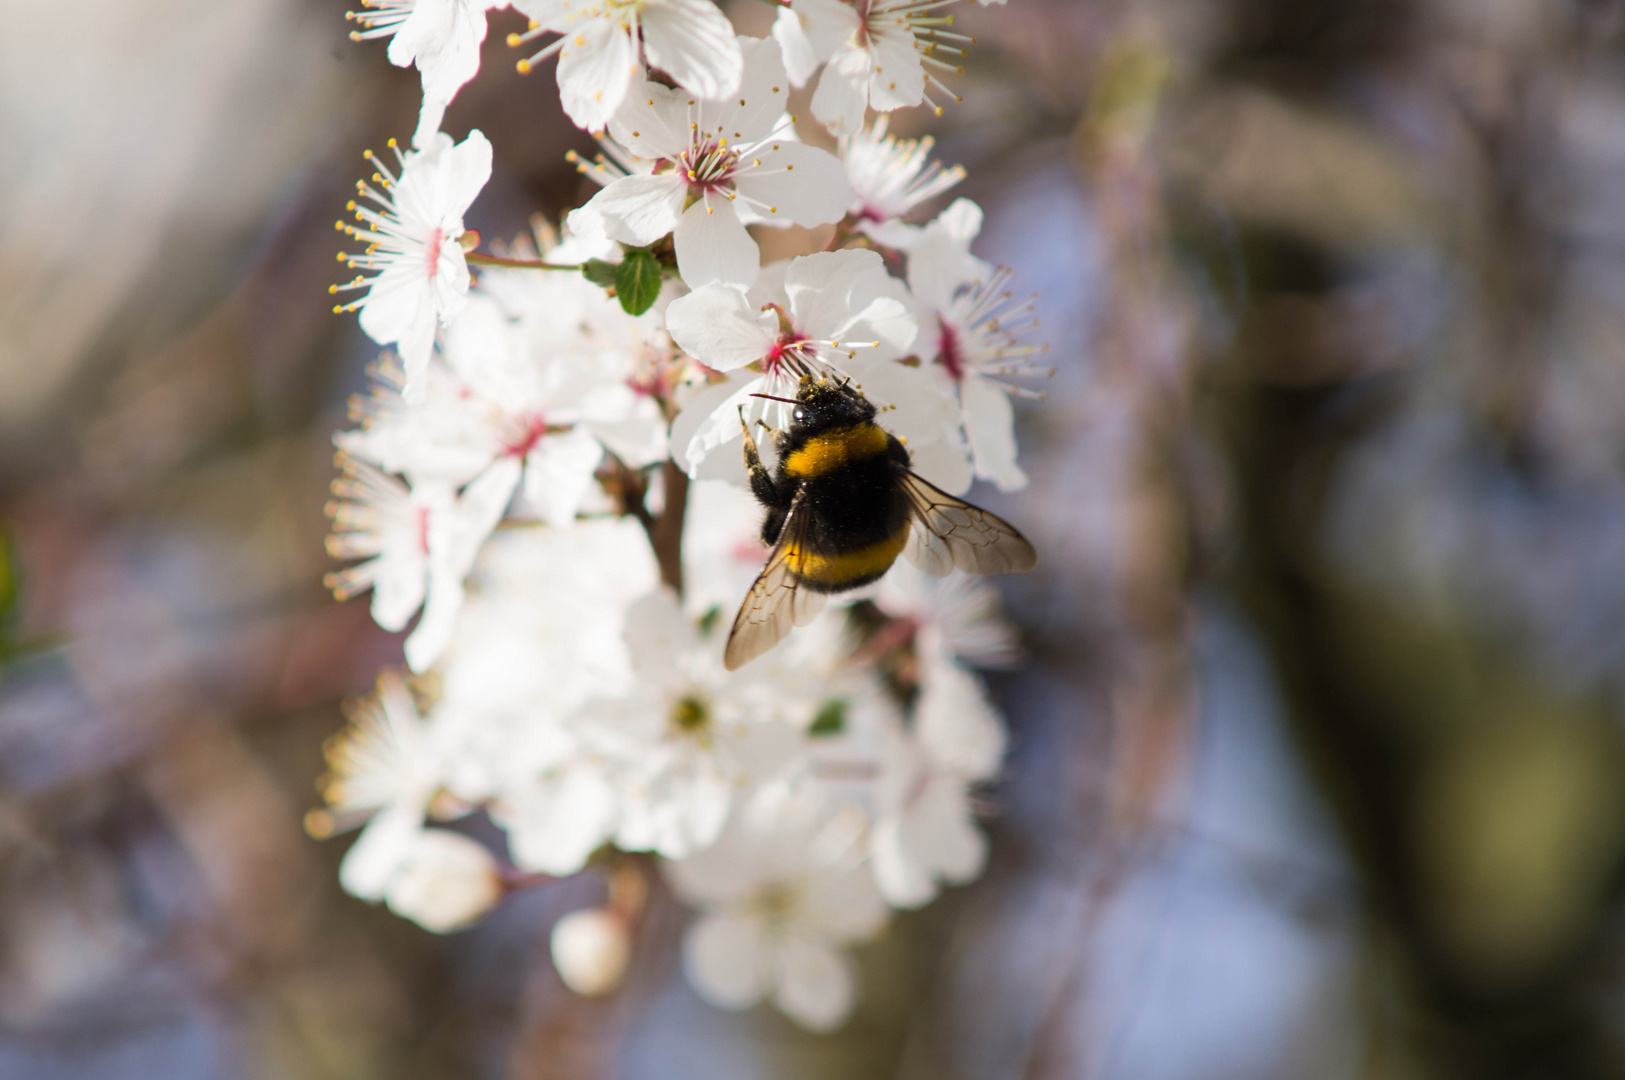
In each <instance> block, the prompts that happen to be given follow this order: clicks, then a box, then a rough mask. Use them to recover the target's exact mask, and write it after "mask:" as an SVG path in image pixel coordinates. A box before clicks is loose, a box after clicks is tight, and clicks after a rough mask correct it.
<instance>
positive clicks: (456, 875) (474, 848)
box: [384, 829, 503, 934]
mask: <svg viewBox="0 0 1625 1080" xmlns="http://www.w3.org/2000/svg"><path fill="white" fill-rule="evenodd" d="M502 893H503V887H502V875H501V872H500V871H499V870H498V868H497V861H496V859H495V858H493V857H492V855H491V853H490V852H489V851H487V850H486V849H485V847H484V846H483V845H481V844H479V843H476V842H475V841H473V840H470V839H469V838H468V837H466V836H463V835H461V834H460V833H454V832H450V831H448V830H446V829H421V830H419V831H418V833H417V835H416V836H415V837H414V838H413V840H412V842H411V844H410V846H409V847H408V849H407V851H406V853H405V856H404V857H403V859H402V861H401V865H400V868H399V869H398V870H397V872H396V873H395V876H394V877H393V878H392V879H391V881H390V883H389V886H388V888H387V889H386V890H385V892H384V902H385V903H386V904H388V905H389V910H391V911H393V912H394V913H395V914H397V915H400V916H402V917H404V918H408V919H411V920H412V921H413V922H415V923H417V924H418V925H419V926H421V927H423V928H424V929H425V930H429V931H431V932H433V933H436V934H449V933H451V932H453V931H455V930H462V929H464V928H465V927H467V926H468V925H470V924H471V923H473V922H474V921H475V920H477V919H478V918H479V917H480V916H482V915H484V914H485V913H486V912H487V911H489V910H491V908H492V907H494V906H495V905H496V902H497V901H498V900H500V899H502Z"/></svg>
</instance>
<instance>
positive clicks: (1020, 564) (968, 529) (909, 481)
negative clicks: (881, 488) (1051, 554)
mask: <svg viewBox="0 0 1625 1080" xmlns="http://www.w3.org/2000/svg"><path fill="white" fill-rule="evenodd" d="M903 490H904V492H905V493H906V494H907V496H908V507H909V514H910V516H911V517H912V518H913V522H912V525H913V527H912V528H910V529H909V536H908V542H907V544H906V545H904V547H903V554H904V555H906V556H907V557H908V561H909V562H911V563H913V564H914V565H915V566H918V567H919V568H920V569H921V570H924V571H925V572H926V573H928V574H930V575H931V576H933V577H945V576H947V574H948V572H949V571H951V570H953V569H954V568H955V567H958V568H959V569H961V570H963V571H965V572H966V573H968V574H1023V573H1026V572H1027V571H1028V570H1031V569H1032V568H1033V567H1034V566H1035V565H1036V564H1037V563H1038V553H1037V552H1035V551H1034V550H1033V546H1032V545H1031V544H1029V543H1028V542H1027V538H1026V537H1025V536H1022V535H1021V533H1020V532H1018V531H1017V530H1016V527H1015V526H1014V525H1011V524H1010V523H1009V522H1008V521H1005V520H1004V519H1003V518H1001V517H998V516H997V515H995V514H990V513H988V512H987V511H986V510H983V509H981V508H980V507H976V506H972V505H971V504H970V503H968V502H966V501H965V500H963V499H956V498H954V497H953V496H952V495H950V494H948V493H947V492H946V491H943V490H941V489H940V488H937V487H935V486H933V485H931V484H929V483H927V482H926V481H924V480H922V479H920V477H918V476H916V475H915V474H914V473H912V472H910V473H908V474H907V475H906V476H905V477H904V478H903Z"/></svg>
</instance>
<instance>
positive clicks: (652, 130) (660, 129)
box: [609, 82, 690, 158]
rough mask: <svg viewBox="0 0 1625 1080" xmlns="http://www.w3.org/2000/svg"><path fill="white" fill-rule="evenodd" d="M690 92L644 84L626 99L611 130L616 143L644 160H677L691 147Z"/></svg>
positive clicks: (610, 125)
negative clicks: (677, 157)
mask: <svg viewBox="0 0 1625 1080" xmlns="http://www.w3.org/2000/svg"><path fill="white" fill-rule="evenodd" d="M689 96H690V95H689V93H688V91H686V90H677V89H674V88H672V87H669V86H661V85H660V84H659V83H652V82H644V83H641V84H639V85H638V86H636V87H634V88H633V89H632V90H631V91H630V92H628V94H627V96H626V103H625V104H624V105H622V106H621V108H620V111H618V112H617V113H616V114H615V118H614V119H613V120H611V121H610V122H609V131H610V134H611V135H614V136H615V141H616V142H618V143H620V144H621V145H622V146H624V147H626V148H627V149H628V150H630V151H631V152H632V153H633V154H634V155H636V156H637V157H641V158H674V157H676V156H677V155H679V154H681V153H682V152H683V151H684V150H687V149H688V147H689V141H690V130H689V126H688V124H689V120H688V101H689Z"/></svg>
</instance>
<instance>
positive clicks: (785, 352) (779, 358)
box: [762, 331, 807, 375]
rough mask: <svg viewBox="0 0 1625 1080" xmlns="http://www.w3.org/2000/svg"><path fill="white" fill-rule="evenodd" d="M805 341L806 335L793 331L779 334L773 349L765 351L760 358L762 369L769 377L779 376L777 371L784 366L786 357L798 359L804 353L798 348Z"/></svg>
mask: <svg viewBox="0 0 1625 1080" xmlns="http://www.w3.org/2000/svg"><path fill="white" fill-rule="evenodd" d="M806 340H807V335H806V334H799V333H796V332H795V331H789V332H787V333H783V334H780V335H779V340H777V341H775V342H774V343H773V347H772V348H771V349H769V350H768V351H767V355H766V356H764V357H762V368H763V369H764V370H765V371H766V373H767V374H769V375H777V374H779V369H780V368H781V367H783V366H784V362H785V359H786V358H787V357H794V358H800V355H801V353H803V352H804V351H805V350H804V349H802V348H801V347H800V346H801V343H802V342H803V341H806Z"/></svg>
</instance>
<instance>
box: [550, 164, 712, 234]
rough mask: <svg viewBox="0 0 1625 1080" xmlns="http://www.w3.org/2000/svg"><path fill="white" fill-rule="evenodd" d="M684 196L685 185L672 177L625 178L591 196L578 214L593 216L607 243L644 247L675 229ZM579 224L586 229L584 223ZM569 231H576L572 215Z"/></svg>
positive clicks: (574, 217) (686, 191) (686, 187)
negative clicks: (586, 212)
mask: <svg viewBox="0 0 1625 1080" xmlns="http://www.w3.org/2000/svg"><path fill="white" fill-rule="evenodd" d="M687 194H688V185H687V184H685V183H683V181H682V180H680V179H678V178H677V177H675V176H670V175H667V176H627V177H623V178H621V179H620V180H617V181H615V182H614V183H613V184H610V185H609V186H608V187H606V188H605V189H604V190H603V191H600V192H599V193H598V194H596V195H594V196H593V197H592V198H591V199H590V200H588V202H587V205H586V206H584V207H582V210H583V211H590V212H591V214H594V215H597V218H598V220H599V221H601V222H602V223H603V230H604V234H605V235H606V236H608V237H609V238H610V239H611V240H619V241H621V242H622V243H625V244H632V245H634V246H637V247H644V246H646V245H648V244H652V243H654V242H655V241H656V240H659V239H660V238H661V237H662V236H665V235H666V234H667V233H669V232H671V231H672V229H674V228H675V227H676V226H677V222H678V216H679V215H680V214H681V213H682V212H683V199H684V197H685V196H686V195H687ZM578 213H580V212H579V211H578ZM583 216H584V217H585V216H586V215H583ZM581 224H582V225H583V226H584V227H585V226H587V222H586V221H585V220H583V221H582V222H581ZM570 227H571V228H572V229H574V228H576V227H577V217H576V214H572V215H570Z"/></svg>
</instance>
